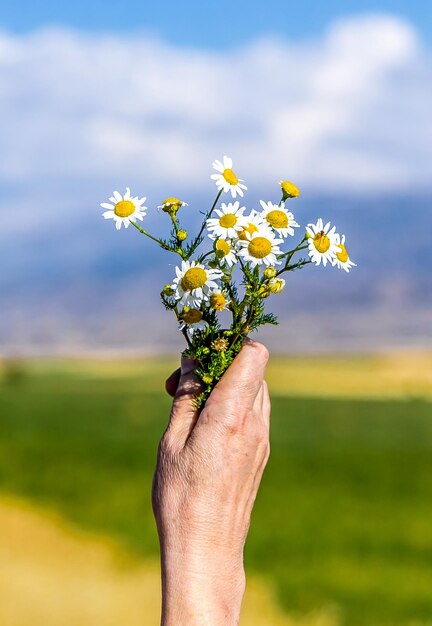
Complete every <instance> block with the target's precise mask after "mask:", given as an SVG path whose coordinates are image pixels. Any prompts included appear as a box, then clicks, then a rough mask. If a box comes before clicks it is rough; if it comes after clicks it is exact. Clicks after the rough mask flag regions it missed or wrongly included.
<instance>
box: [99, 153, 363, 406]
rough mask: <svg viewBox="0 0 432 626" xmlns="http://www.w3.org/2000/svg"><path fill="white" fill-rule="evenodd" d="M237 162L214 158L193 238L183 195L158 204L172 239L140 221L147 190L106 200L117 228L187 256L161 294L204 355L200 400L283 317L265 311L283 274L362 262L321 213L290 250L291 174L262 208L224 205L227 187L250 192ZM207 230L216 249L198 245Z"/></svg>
mask: <svg viewBox="0 0 432 626" xmlns="http://www.w3.org/2000/svg"><path fill="white" fill-rule="evenodd" d="M232 167H233V164H232V160H231V159H230V158H228V157H226V156H225V157H224V158H223V161H215V162H214V163H213V168H214V169H215V171H216V172H217V173H216V174H213V175H212V176H211V178H212V179H213V180H214V181H215V183H216V187H217V189H218V193H217V196H216V199H215V201H214V203H213V205H212V206H211V208H210V210H209V211H208V212H207V213H206V214H205V217H204V219H203V220H202V223H201V226H200V229H199V231H198V233H197V234H196V236H195V237H192V238H190V237H189V234H188V233H187V232H186V231H185V230H184V229H182V228H181V227H180V222H179V219H178V212H179V211H180V209H182V208H183V207H185V206H187V204H186V203H185V202H183V201H182V200H180V199H178V198H174V197H170V198H166V199H165V200H164V202H162V204H161V205H160V207H159V208H161V209H162V210H163V211H164V212H165V213H167V215H168V216H169V218H170V220H171V232H170V235H169V238H168V239H161V238H159V237H156V236H154V235H152V234H150V233H149V232H147V230H145V229H144V228H142V227H141V226H139V225H138V224H137V220H139V221H143V218H144V216H145V215H146V211H147V208H146V207H145V206H143V205H144V202H145V200H146V198H141V199H140V198H138V197H137V196H132V195H131V193H130V190H129V188H127V189H126V193H125V194H124V196H122V195H121V194H120V193H119V192H118V191H115V192H114V193H113V195H112V197H110V199H109V200H110V202H111V204H109V203H102V204H101V206H102V207H103V208H104V209H106V210H105V212H104V213H103V217H104V218H105V219H113V220H114V222H115V224H116V228H117V229H118V230H119V229H120V228H121V226H122V224H123V225H124V226H125V228H127V227H128V226H129V224H132V225H133V226H134V227H135V228H136V229H137V230H139V231H140V232H141V233H142V234H143V235H145V236H146V237H148V238H150V239H152V240H153V241H154V242H156V243H157V244H158V245H159V246H161V247H162V248H163V249H164V250H167V251H170V252H172V253H174V254H176V255H178V256H179V257H180V263H179V265H178V266H177V267H176V270H175V272H176V276H175V277H174V278H173V280H172V282H171V283H168V284H167V285H165V287H164V288H163V289H162V292H161V299H162V302H163V304H164V305H165V307H166V309H168V310H171V311H173V313H174V314H175V316H176V319H177V322H178V326H179V329H180V330H181V332H182V333H183V335H184V337H185V339H186V342H187V346H188V347H187V349H186V351H185V353H184V354H185V355H186V356H188V357H189V358H191V359H194V361H195V362H196V363H197V370H196V372H197V375H198V376H199V377H200V379H201V381H202V384H203V388H202V391H201V393H200V394H199V395H198V396H197V398H196V405H197V406H198V407H199V406H202V405H203V404H204V402H205V401H206V399H207V398H208V396H209V394H210V392H211V390H212V389H213V387H214V386H215V384H216V383H217V381H218V380H220V378H221V377H222V375H223V373H224V372H225V370H226V369H227V368H228V366H229V365H230V364H231V363H232V361H233V359H234V357H235V356H236V354H238V352H239V351H240V349H241V347H242V345H243V342H244V339H245V337H246V336H247V335H248V334H249V333H250V332H251V331H254V330H256V329H257V328H258V327H259V326H262V325H264V324H277V319H276V317H275V316H274V315H273V314H272V313H269V312H266V311H265V301H266V299H267V298H268V297H269V296H271V295H272V294H279V293H281V292H282V291H283V289H284V287H285V280H284V279H283V278H281V275H282V274H284V273H286V272H290V271H294V270H296V269H300V268H301V267H303V266H305V265H308V264H311V263H313V264H315V265H320V264H321V263H322V264H323V266H326V265H327V263H329V264H330V265H332V266H335V267H338V268H340V269H343V270H345V271H346V272H349V270H350V269H351V268H352V267H354V266H355V263H353V262H352V261H351V259H350V257H349V254H348V252H347V249H346V246H345V236H344V235H342V236H340V235H339V234H338V233H337V232H336V228H335V226H333V227H331V224H330V222H327V223H326V224H324V223H323V220H322V219H321V218H320V219H318V220H317V222H316V223H315V224H313V223H311V224H308V225H307V227H306V231H305V234H304V236H303V237H302V239H301V240H300V241H299V242H298V244H297V245H294V246H291V247H290V246H288V247H289V248H290V249H288V250H286V251H284V249H283V248H282V246H284V245H286V244H287V243H288V242H289V241H290V240H291V238H294V237H295V235H296V232H298V229H299V228H300V225H299V224H298V222H297V221H296V220H295V217H294V214H293V213H292V212H291V211H289V210H288V208H287V206H286V203H287V201H290V200H291V199H293V198H296V197H298V196H299V195H300V192H299V190H298V188H297V187H296V186H295V185H294V184H293V183H291V182H289V181H281V182H280V183H279V184H280V189H281V192H282V198H281V200H280V202H279V204H275V203H274V202H272V201H266V202H264V201H260V205H261V211H257V210H254V209H252V210H251V211H250V212H249V213H247V209H246V207H245V206H241V202H240V201H239V200H236V201H234V202H228V203H225V202H221V203H220V205H219V200H220V198H221V195H222V193H231V196H232V198H233V199H234V200H235V198H236V197H237V196H240V198H243V196H244V192H245V191H246V190H247V187H246V185H245V184H244V181H243V180H242V179H239V178H238V177H237V175H236V173H235V172H234V170H233V169H232ZM205 230H207V235H208V238H207V241H208V243H209V244H210V249H208V250H207V251H203V252H199V251H198V250H199V248H200V246H201V244H202V243H203V242H204V239H205V237H204V231H205ZM303 250H308V257H309V258H307V259H305V258H302V257H299V256H297V255H299V254H300V253H301V252H302V251H303ZM239 284H240V286H241V287H240V289H239V286H238V285H239ZM225 310H227V311H229V312H230V313H231V323H230V326H229V328H227V329H223V328H222V323H221V313H222V312H223V311H225Z"/></svg>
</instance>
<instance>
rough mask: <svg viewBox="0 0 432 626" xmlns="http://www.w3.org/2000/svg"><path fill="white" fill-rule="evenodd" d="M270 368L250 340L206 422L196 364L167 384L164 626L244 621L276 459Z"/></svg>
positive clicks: (157, 504) (156, 491) (157, 480)
mask: <svg viewBox="0 0 432 626" xmlns="http://www.w3.org/2000/svg"><path fill="white" fill-rule="evenodd" d="M267 360H268V352H267V349H266V348H265V347H264V346H262V345H261V344H259V343H256V342H254V341H252V340H249V339H248V340H246V342H245V344H244V346H243V348H242V350H241V352H240V353H239V354H238V355H237V357H236V358H235V360H234V362H233V363H232V365H231V366H230V367H229V369H228V370H227V372H226V373H225V374H224V376H223V378H222V379H221V380H220V381H219V382H218V384H217V385H216V387H215V388H214V390H213V391H212V393H211V395H210V397H209V399H208V400H207V402H206V404H205V407H204V409H203V410H202V412H201V413H200V414H198V411H197V410H196V409H195V407H194V404H193V398H194V396H195V395H197V394H198V393H199V391H200V382H199V380H198V378H197V377H196V376H195V375H194V373H193V369H194V363H193V362H192V361H190V360H187V359H183V360H182V364H181V371H180V370H177V372H174V374H172V375H171V376H170V378H169V379H168V380H167V383H166V386H167V391H168V392H169V393H170V394H171V395H174V400H173V404H172V410H171V415H170V421H169V424H168V428H167V430H166V432H165V434H164V436H163V437H162V440H161V442H160V445H159V451H158V460H157V466H156V471H155V475H154V481H153V510H154V514H155V518H156V522H157V527H158V533H159V539H160V545H161V563H162V626H194V625H195V624H199V625H200V626H205V625H212V626H214V625H219V624H220V625H224V626H231V625H236V624H238V622H239V617H240V608H241V602H242V599H243V595H244V590H245V574H244V567H243V547H244V543H245V540H246V536H247V532H248V529H249V523H250V516H251V512H252V507H253V504H254V501H255V497H256V494H257V491H258V487H259V484H260V481H261V477H262V474H263V471H264V468H265V465H266V463H267V460H268V456H269V452H270V446H269V420H270V400H269V395H268V390H267V384H266V383H265V381H264V372H265V368H266V364H267Z"/></svg>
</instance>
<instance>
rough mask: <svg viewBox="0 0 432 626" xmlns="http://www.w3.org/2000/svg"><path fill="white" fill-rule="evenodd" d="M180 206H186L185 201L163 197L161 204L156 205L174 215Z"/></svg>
mask: <svg viewBox="0 0 432 626" xmlns="http://www.w3.org/2000/svg"><path fill="white" fill-rule="evenodd" d="M182 206H187V204H186V202H182V201H181V200H179V199H178V198H165V200H164V201H163V202H162V204H161V205H160V206H158V209H162V211H165V213H169V214H170V215H175V214H176V213H177V211H178V210H179V209H180V208H181V207H182Z"/></svg>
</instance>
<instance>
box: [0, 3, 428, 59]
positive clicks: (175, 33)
mask: <svg viewBox="0 0 432 626" xmlns="http://www.w3.org/2000/svg"><path fill="white" fill-rule="evenodd" d="M2 5H3V6H2V12H1V13H2V14H1V17H0V24H1V26H2V27H3V28H4V29H7V30H10V31H12V32H15V33H22V32H26V31H29V30H32V29H35V28H38V27H41V26H46V25H62V26H69V27H73V28H77V29H84V30H95V31H109V32H122V33H124V32H128V31H137V30H146V31H150V32H151V33H154V34H156V35H158V36H160V37H162V38H163V39H166V40H170V41H171V42H173V43H176V44H179V45H191V46H198V47H210V48H231V47H233V46H236V44H241V43H244V42H248V41H250V40H253V39H256V38H257V37H259V36H262V35H277V36H280V37H284V38H287V39H290V40H296V39H304V38H308V37H315V36H317V35H319V34H320V33H321V32H322V31H323V29H325V27H326V25H327V24H328V23H329V22H331V21H333V20H335V19H338V18H341V17H344V16H347V15H353V14H356V13H365V12H383V13H391V14H394V15H399V16H400V17H402V18H404V19H406V20H407V21H409V22H411V23H413V25H414V26H415V27H416V29H417V30H418V32H419V34H420V36H421V38H422V39H423V40H424V41H427V42H429V43H430V42H431V40H432V2H429V1H428V0H411V1H410V2H408V1H407V0H363V1H361V2H359V1H357V0H354V1H353V0H351V1H348V2H347V1H346V0H343V1H342V0H339V1H338V0H326V1H325V2H322V1H321V0H301V1H299V0H296V1H295V2H292V1H287V0H266V1H265V2H256V1H252V2H245V1H244V2H233V1H229V0H219V1H218V2H217V3H212V2H203V1H202V0H189V1H188V0H186V1H185V0H182V1H178V0H177V1H173V0H158V1H156V0H154V1H153V2H145V1H143V0H92V1H85V0H75V2H58V0H44V1H42V2H34V0H21V1H16V2H7V3H6V2H2Z"/></svg>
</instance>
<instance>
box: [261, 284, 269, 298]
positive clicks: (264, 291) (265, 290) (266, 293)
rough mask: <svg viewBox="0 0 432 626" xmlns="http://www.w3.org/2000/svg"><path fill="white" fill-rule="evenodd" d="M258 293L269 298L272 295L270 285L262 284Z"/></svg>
mask: <svg viewBox="0 0 432 626" xmlns="http://www.w3.org/2000/svg"><path fill="white" fill-rule="evenodd" d="M258 295H259V296H260V297H261V298H268V297H269V295H270V287H269V286H268V285H261V287H260V288H259V291H258Z"/></svg>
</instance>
